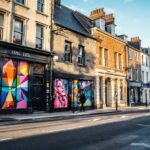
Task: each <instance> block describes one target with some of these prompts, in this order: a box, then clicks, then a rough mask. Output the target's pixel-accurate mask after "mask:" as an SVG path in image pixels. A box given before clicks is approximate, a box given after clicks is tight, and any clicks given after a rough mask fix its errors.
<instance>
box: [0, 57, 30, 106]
mask: <svg viewBox="0 0 150 150" xmlns="http://www.w3.org/2000/svg"><path fill="white" fill-rule="evenodd" d="M1 64H2V66H1V67H2V70H1V71H2V72H1V74H2V77H1V89H0V108H1V109H26V108H27V103H28V73H29V71H28V70H29V69H28V68H29V66H28V63H27V62H26V61H19V62H17V61H15V60H12V59H3V63H1Z"/></svg>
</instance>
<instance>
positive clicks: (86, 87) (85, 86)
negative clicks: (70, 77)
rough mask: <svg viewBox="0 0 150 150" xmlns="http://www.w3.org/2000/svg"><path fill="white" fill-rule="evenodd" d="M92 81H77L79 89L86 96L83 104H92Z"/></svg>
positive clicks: (87, 105)
mask: <svg viewBox="0 0 150 150" xmlns="http://www.w3.org/2000/svg"><path fill="white" fill-rule="evenodd" d="M91 85H92V82H91V81H79V90H83V91H84V92H85V96H86V102H85V106H86V107H90V106H92V88H91Z"/></svg>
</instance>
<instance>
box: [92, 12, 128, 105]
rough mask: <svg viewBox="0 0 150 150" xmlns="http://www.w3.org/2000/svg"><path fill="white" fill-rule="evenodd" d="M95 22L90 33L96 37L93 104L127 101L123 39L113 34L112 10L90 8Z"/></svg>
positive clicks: (124, 102)
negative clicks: (107, 11)
mask: <svg viewBox="0 0 150 150" xmlns="http://www.w3.org/2000/svg"><path fill="white" fill-rule="evenodd" d="M90 19H91V20H92V21H93V22H94V23H95V27H94V28H93V29H92V35H93V36H94V37H95V38H97V39H99V41H98V42H97V45H96V102H97V107H98V108H100V107H114V106H115V104H116V102H117V103H118V105H119V106H126V105H127V82H126V57H127V56H126V41H125V39H122V38H121V37H118V36H116V34H115V26H116V25H115V18H114V17H113V14H108V15H106V14H105V11H104V9H96V10H94V11H92V12H91V15H90Z"/></svg>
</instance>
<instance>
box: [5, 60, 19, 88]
mask: <svg viewBox="0 0 150 150" xmlns="http://www.w3.org/2000/svg"><path fill="white" fill-rule="evenodd" d="M2 86H6V87H14V86H16V62H14V61H12V60H11V59H10V60H7V59H6V60H5V63H4V65H3V70H2Z"/></svg>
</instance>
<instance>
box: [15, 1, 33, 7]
mask: <svg viewBox="0 0 150 150" xmlns="http://www.w3.org/2000/svg"><path fill="white" fill-rule="evenodd" d="M15 4H16V5H19V6H21V7H24V8H25V9H30V8H29V7H28V6H26V5H25V4H20V3H18V2H15Z"/></svg>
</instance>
